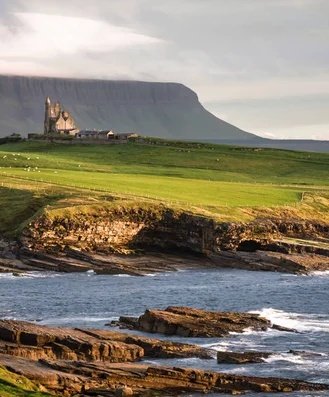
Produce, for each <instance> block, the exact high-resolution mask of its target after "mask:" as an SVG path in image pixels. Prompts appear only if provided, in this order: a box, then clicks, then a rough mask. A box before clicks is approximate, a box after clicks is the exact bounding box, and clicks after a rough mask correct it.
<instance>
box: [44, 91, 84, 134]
mask: <svg viewBox="0 0 329 397" xmlns="http://www.w3.org/2000/svg"><path fill="white" fill-rule="evenodd" d="M77 132H78V128H77V126H76V124H75V121H74V119H73V117H72V115H71V114H70V113H69V112H67V111H64V110H63V111H62V106H61V104H60V102H58V101H57V102H55V103H52V102H51V100H50V98H49V96H47V98H46V101H45V120H44V134H45V135H47V134H52V133H53V134H66V135H75V134H76V133H77Z"/></svg>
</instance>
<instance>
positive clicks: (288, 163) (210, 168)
mask: <svg viewBox="0 0 329 397" xmlns="http://www.w3.org/2000/svg"><path fill="white" fill-rule="evenodd" d="M0 178H1V184H0V205H1V207H2V208H5V207H6V211H2V214H1V215H0V232H1V231H3V230H8V228H10V227H11V228H13V226H12V225H13V223H16V224H20V223H22V222H24V221H25V220H26V219H28V218H29V217H30V216H32V215H33V214H34V213H36V212H37V211H38V210H40V209H42V208H43V207H44V206H45V205H47V204H48V205H55V206H56V205H58V203H59V202H61V204H60V205H62V206H65V205H66V204H65V201H63V200H64V199H65V198H67V199H69V198H70V200H71V201H72V198H73V197H74V198H75V199H77V198H78V199H79V201H78V202H79V205H82V204H85V203H89V202H90V201H93V200H94V201H97V202H98V203H105V202H107V201H108V200H109V199H110V198H111V199H112V198H113V197H114V198H120V199H130V200H139V201H145V202H149V201H152V202H161V203H165V204H166V205H169V206H178V207H180V208H185V209H188V210H192V211H196V212H204V213H211V214H213V215H215V216H217V215H223V216H224V215H225V216H226V217H228V218H230V217H231V218H232V219H236V218H239V216H241V217H243V214H246V213H248V208H249V209H259V211H262V210H264V209H265V208H278V207H282V206H290V207H296V206H298V205H299V203H300V202H301V199H302V197H305V194H308V193H309V194H310V193H312V194H315V195H317V196H321V197H325V198H326V197H328V194H329V155H328V154H323V153H304V152H293V151H285V150H272V149H257V148H256V149H254V148H238V147H230V146H220V145H206V144H198V143H180V142H171V141H160V140H148V141H147V142H146V143H143V144H141V143H128V144H121V145H94V144H90V145H88V144H74V145H73V144H68V143H66V144H64V143H63V144H58V143H49V142H22V143H15V144H4V145H1V146H0ZM59 200H60V201H59ZM56 203H57V204H56ZM63 203H64V204H63ZM67 205H71V204H69V203H68V202H67ZM321 205H322V204H321Z"/></svg>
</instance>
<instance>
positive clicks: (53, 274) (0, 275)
mask: <svg viewBox="0 0 329 397" xmlns="http://www.w3.org/2000/svg"><path fill="white" fill-rule="evenodd" d="M61 276H63V273H56V272H37V271H33V272H24V273H16V272H13V273H0V279H6V280H19V279H27V278H28V279H31V278H54V277H61Z"/></svg>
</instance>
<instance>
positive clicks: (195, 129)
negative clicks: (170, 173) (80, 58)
mask: <svg viewBox="0 0 329 397" xmlns="http://www.w3.org/2000/svg"><path fill="white" fill-rule="evenodd" d="M48 95H49V96H50V97H51V98H52V99H53V100H55V101H56V100H59V101H60V102H61V103H63V105H64V106H65V107H66V108H67V110H68V111H70V112H71V113H72V115H73V117H74V118H75V120H76V121H77V123H78V125H79V127H80V128H81V129H94V128H95V129H114V130H117V131H118V132H127V131H129V132H130V131H133V132H137V133H140V134H144V135H152V136H158V137H164V138H184V139H228V140H239V141H250V140H253V139H254V138H255V136H254V135H252V134H249V133H247V132H244V131H242V130H240V129H238V128H236V127H234V126H233V125H231V124H228V123H226V122H224V121H222V120H220V119H218V118H217V117H215V116H214V115H212V114H211V113H209V112H208V111H207V110H205V109H204V108H203V106H202V105H201V104H200V102H199V100H198V97H197V95H196V93H195V92H193V91H192V90H190V89H189V88H187V87H185V86H184V85H182V84H177V83H153V82H140V81H108V80H83V79H64V78H44V77H24V76H20V77H19V76H0V136H4V135H8V134H9V133H13V132H24V133H26V132H41V131H42V129H43V118H44V101H45V98H46V96H48Z"/></svg>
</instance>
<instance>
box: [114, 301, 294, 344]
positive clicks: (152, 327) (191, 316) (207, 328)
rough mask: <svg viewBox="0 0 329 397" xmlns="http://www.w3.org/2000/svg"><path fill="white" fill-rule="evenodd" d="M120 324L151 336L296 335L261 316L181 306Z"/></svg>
mask: <svg viewBox="0 0 329 397" xmlns="http://www.w3.org/2000/svg"><path fill="white" fill-rule="evenodd" d="M117 324H118V325H119V326H121V327H126V328H130V329H136V330H140V331H144V332H150V333H160V334H165V335H179V336H184V337H203V338H208V337H224V336H227V335H229V334H230V333H231V332H237V333H242V332H243V331H244V330H246V329H247V328H248V329H252V330H254V331H266V330H267V329H269V328H274V329H277V330H281V331H289V332H295V330H291V329H288V328H284V327H280V326H278V325H275V324H271V322H270V321H269V320H267V319H266V318H264V317H261V316H259V315H258V314H252V313H239V312H212V311H206V310H202V309H194V308H191V307H178V306H170V307H167V309H165V310H158V309H151V310H146V311H145V313H144V314H143V315H141V316H140V317H138V318H135V317H124V316H122V317H120V319H119V322H118V323H117Z"/></svg>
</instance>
